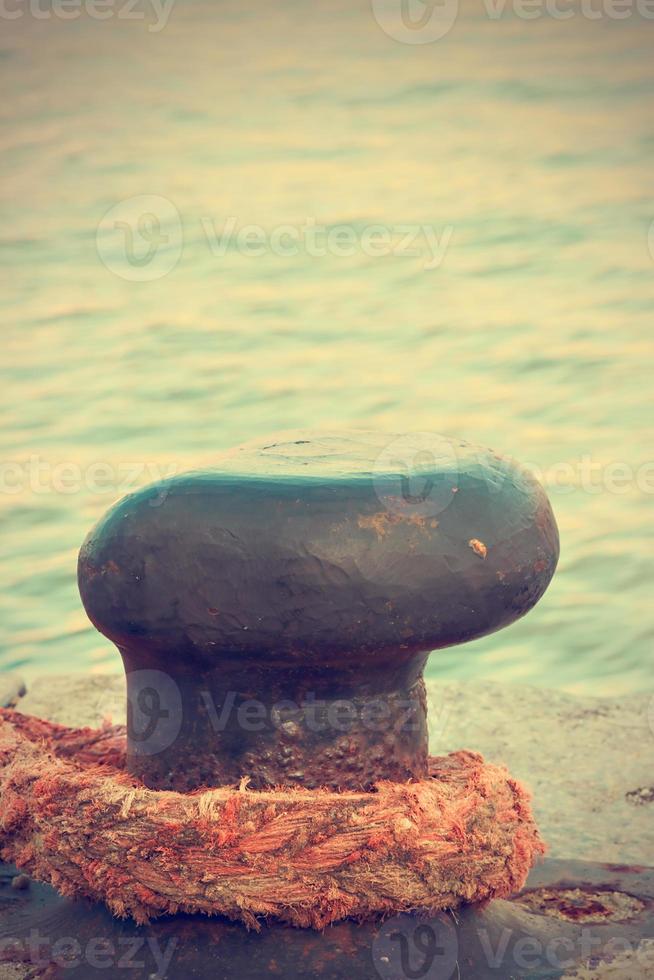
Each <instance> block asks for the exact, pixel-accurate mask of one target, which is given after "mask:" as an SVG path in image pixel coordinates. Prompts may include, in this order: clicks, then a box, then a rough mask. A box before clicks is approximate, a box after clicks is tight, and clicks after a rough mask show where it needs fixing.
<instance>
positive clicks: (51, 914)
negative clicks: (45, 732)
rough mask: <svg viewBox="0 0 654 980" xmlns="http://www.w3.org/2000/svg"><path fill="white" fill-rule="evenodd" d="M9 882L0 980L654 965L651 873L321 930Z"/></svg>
mask: <svg viewBox="0 0 654 980" xmlns="http://www.w3.org/2000/svg"><path fill="white" fill-rule="evenodd" d="M15 875H16V869H15V868H13V867H12V866H10V865H0V978H3V980H4V978H5V977H7V978H8V977H12V978H14V977H15V978H21V980H27V978H30V980H31V978H37V977H44V978H49V980H63V978H64V977H71V978H75V980H77V978H79V980H93V978H96V977H97V978H101V977H103V978H106V977H107V976H111V977H120V976H123V975H124V976H126V977H130V978H131V980H146V978H147V980H233V978H234V977H239V980H262V978H267V977H270V978H278V980H282V978H283V980H313V978H321V980H408V978H409V977H420V978H421V980H424V978H426V980H450V978H452V980H454V978H456V980H491V978H495V980H498V978H502V980H505V978H509V977H512V978H516V977H519V978H521V980H522V978H524V980H546V978H547V980H553V978H563V977H575V976H583V977H588V978H593V980H594V978H595V977H598V978H599V977H602V976H604V975H606V976H607V977H608V976H611V977H629V978H630V980H640V978H642V980H645V978H646V977H648V976H651V975H652V971H653V969H654V961H653V960H652V952H651V943H652V939H653V938H654V869H651V868H642V867H637V866H633V867H627V866H625V867H620V866H616V865H603V864H592V863H589V862H574V861H573V862H565V861H553V860H546V861H544V862H543V864H542V865H541V866H540V867H538V868H536V869H534V871H533V872H532V874H531V876H530V879H529V881H528V883H527V887H526V888H525V889H524V890H523V891H522V892H520V893H519V894H518V895H517V896H515V897H514V898H513V899H511V900H497V901H494V902H491V903H489V904H487V905H485V906H467V907H465V908H463V909H461V910H459V911H457V913H456V915H452V914H448V913H440V914H439V915H437V916H433V917H431V918H427V917H421V916H418V915H406V914H404V915H400V916H394V917H392V918H388V919H386V920H385V921H383V922H380V921H377V922H369V923H364V924H362V925H358V924H356V923H354V922H351V921H346V922H342V923H339V924H337V925H334V926H331V927H329V928H328V929H326V930H325V931H324V932H323V933H317V932H314V931H312V930H302V929H294V928H291V927H287V926H282V925H269V926H264V927H263V928H262V930H261V931H260V932H259V933H256V932H251V931H248V930H247V929H245V928H244V927H243V926H241V925H238V924H235V923H229V922H226V921H225V920H223V919H218V918H216V919H206V918H203V917H194V916H186V915H177V916H171V917H168V918H165V919H161V920H158V921H157V922H153V923H150V924H148V925H147V926H137V925H135V924H134V923H133V922H122V921H118V920H116V919H114V918H112V916H111V915H110V913H109V912H108V911H107V910H106V909H105V908H104V907H103V906H101V905H94V904H92V903H90V902H87V901H83V900H80V901H71V900H68V899H64V898H61V897H60V896H59V895H57V893H56V892H55V891H54V890H53V889H52V888H50V887H49V886H47V885H41V884H38V883H36V882H31V883H30V884H29V886H28V887H27V888H21V889H17V888H15V887H12V880H13V879H14V877H15ZM557 896H558V899H559V900H558V901H557ZM648 956H649V959H648ZM623 961H624V962H628V963H629V964H630V965H629V966H628V967H627V970H628V972H615V971H616V964H619V963H620V962H623ZM611 962H613V967H611V968H610V969H612V970H613V972H610V973H609V972H607V973H604V972H603V970H604V967H603V966H602V964H603V963H604V964H609V963H611ZM588 964H590V965H588ZM580 968H581V969H582V972H579V969H580ZM606 969H607V970H608V969H609V967H608V966H607V967H606ZM617 969H618V970H619V966H618V967H617ZM3 970H4V971H5V972H4V973H3Z"/></svg>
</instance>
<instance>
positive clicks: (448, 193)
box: [0, 0, 654, 693]
mask: <svg viewBox="0 0 654 980" xmlns="http://www.w3.org/2000/svg"><path fill="white" fill-rule="evenodd" d="M1 27H2V31H1V34H0V69H1V70H2V73H3V96H4V97H3V99H2V105H1V106H0V115H1V117H2V129H3V134H4V135H3V137H2V139H3V147H4V149H3V179H2V182H1V183H0V196H1V198H2V204H3V214H4V221H3V222H2V225H1V226H0V254H1V257H2V264H3V289H2V299H1V302H2V310H1V313H2V353H1V355H0V357H1V363H2V373H3V384H2V390H1V392H0V397H1V399H2V404H3V418H4V423H5V424H4V426H3V431H2V436H1V437H0V438H1V442H0V452H1V454H2V459H3V460H4V462H5V468H4V470H3V492H2V493H0V521H1V524H2V532H1V533H2V551H1V554H0V666H2V667H3V668H5V669H7V668H18V669H20V670H22V671H23V672H24V673H26V674H28V675H30V674H34V673H36V672H37V671H41V672H42V671H61V670H64V669H69V668H71V669H72V668H75V669H89V668H90V669H92V670H94V671H105V670H119V669H120V665H119V660H118V657H117V654H116V653H115V651H114V650H113V648H112V646H111V644H110V643H109V642H108V641H106V640H105V639H104V638H103V637H101V636H100V635H99V634H97V633H96V632H95V631H94V630H93V629H92V628H91V627H90V625H89V623H88V620H87V619H86V617H85V615H84V612H83V610H82V608H81V605H80V602H79V598H78V595H77V589H76V584H75V561H76V552H77V549H78V547H79V544H80V542H81V540H82V538H83V536H84V535H85V533H86V531H87V530H88V528H89V527H90V525H91V524H92V523H93V521H94V520H95V519H96V518H97V517H98V516H99V515H100V513H101V512H102V511H103V510H104V509H105V508H106V507H107V506H108V505H109V503H110V502H111V501H112V500H114V499H116V498H117V497H118V496H120V495H121V493H123V492H124V491H125V490H127V489H131V488H132V487H133V486H134V485H137V484H138V483H143V482H148V481H149V480H150V479H152V478H156V477H158V476H160V475H163V474H165V473H167V472H174V471H176V470H180V469H184V468H186V467H189V466H192V465H195V464H196V463H197V462H203V461H210V460H211V457H212V454H213V453H215V452H216V451H218V450H220V449H224V448H227V447H229V446H231V445H234V444H236V443H239V442H241V441H244V440H246V439H250V438H253V437H256V436H259V435H263V434H265V433H267V432H269V431H275V430H278V429H284V428H293V427H297V426H327V425H328V426H331V427H336V426H338V427H341V426H342V427H347V426H357V427H367V428H383V429H389V430H391V431H397V430H403V429H416V430H422V431H440V432H444V433H447V434H451V435H457V436H462V437H464V438H466V439H469V440H471V441H473V442H480V443H483V444H485V445H490V446H493V447H494V448H496V449H498V450H500V451H503V452H507V453H510V454H512V455H515V456H516V457H518V458H520V459H522V460H524V461H526V462H528V463H531V464H533V465H535V466H538V467H539V468H540V469H541V470H542V471H543V472H544V474H545V478H546V479H547V481H548V483H549V485H550V490H551V494H552V499H553V503H554V507H555V510H556V514H557V518H558V521H559V525H560V530H561V537H562V557H561V563H560V568H559V572H558V574H557V576H556V578H555V580H554V583H553V584H552V586H551V588H550V590H549V592H548V593H547V595H546V596H545V598H544V600H543V601H542V603H541V604H540V605H539V606H538V607H537V608H536V610H535V611H534V612H533V613H531V614H530V615H529V616H528V617H527V618H526V619H525V620H523V621H522V622H520V623H518V624H516V625H514V626H513V627H511V628H509V629H508V630H506V631H504V632H502V633H500V634H497V635H495V636H492V637H488V638H485V639H483V640H480V641H477V642H475V643H473V644H470V645H469V647H467V648H459V649H456V650H453V651H449V652H443V653H439V654H436V655H435V656H434V657H433V658H432V660H431V664H430V670H431V672H432V676H436V675H438V674H440V675H442V676H448V677H458V678H465V677H470V676H479V675H482V676H487V677H489V678H493V679H505V680H512V681H513V680H518V681H521V682H530V683H536V684H541V685H550V686H561V687H566V688H568V689H570V690H577V691H587V692H596V693H614V692H619V691H635V690H639V689H642V688H643V687H650V686H651V665H652V647H653V641H654V603H652V598H651V596H652V577H653V572H654V540H653V535H652V502H653V500H654V497H653V491H654V467H653V466H652V464H651V462H650V461H651V460H652V459H653V458H654V457H653V454H652V438H651V437H652V434H653V426H652V366H653V365H652V360H653V359H652V343H653V342H652V327H653V323H652V300H653V299H654V261H653V258H652V255H651V254H650V250H649V248H648V229H649V226H650V222H651V220H652V218H654V195H653V193H652V191H653V177H652V153H653V150H654V111H653V105H654V58H652V41H653V39H654V22H652V21H650V22H647V21H644V20H642V19H641V18H640V17H639V16H638V15H636V14H633V15H632V16H631V17H630V18H627V19H624V20H612V19H609V18H606V17H603V18H602V17H601V18H599V19H598V20H589V19H587V18H584V17H582V16H581V15H579V14H576V15H575V16H574V17H573V18H571V19H569V20H563V21H557V20H554V19H553V18H552V17H550V16H543V17H541V18H540V19H537V20H529V21H526V20H522V19H520V18H519V17H516V16H512V15H511V14H510V11H509V10H508V8H507V11H506V13H505V14H504V15H503V16H502V17H501V18H500V19H498V20H492V19H490V18H489V17H488V15H487V14H486V12H485V9H484V7H483V4H482V2H481V0H479V2H477V0H474V2H473V0H465V2H464V3H463V5H462V7H461V9H460V10H459V16H458V18H457V20H456V23H455V24H454V25H453V27H452V29H451V30H450V31H449V33H447V35H446V36H445V37H443V38H442V39H441V40H439V41H437V42H435V43H432V44H423V45H417V44H405V43H400V42H398V41H397V40H394V39H393V38H391V37H389V36H388V35H387V34H385V33H384V32H383V31H382V30H381V29H380V27H379V24H378V23H377V22H376V20H375V18H374V16H373V14H372V11H371V7H370V5H369V4H368V3H365V2H362V0H347V2H345V0H332V2H330V3H327V2H320V3H316V4H307V3H304V2H300V0H298V2H291V0H284V2H282V3H278V4H254V5H252V4H242V3H236V2H233V3H231V2H230V3H223V2H213V3H196V2H182V0H179V2H178V3H177V4H175V5H174V7H173V9H172V11H171V14H170V19H169V22H168V24H167V25H166V26H165V28H164V29H163V30H161V31H159V32H156V33H155V32H149V31H148V29H147V23H146V22H143V21H132V20H125V19H119V18H117V17H113V18H111V19H108V20H105V21H95V20H91V19H89V18H87V17H82V18H79V19H77V20H71V21H62V20H52V19H50V20H37V19H35V18H34V17H30V16H24V17H22V18H21V19H16V20H12V21H5V22H3V23H2V25H1ZM141 195H155V196H156V197H157V198H163V199H165V201H167V202H170V210H169V211H166V212H165V213H161V214H160V218H161V221H160V227H159V237H157V239H156V240H157V242H158V245H157V248H160V249H161V251H160V252H159V253H158V255H157V259H156V261H157V262H158V263H161V268H160V270H159V271H165V268H164V266H165V265H166V264H167V263H168V259H167V256H168V255H169V254H170V255H172V258H173V259H174V258H175V256H177V258H178V261H177V263H176V264H175V265H174V267H173V268H172V269H171V270H170V271H168V272H167V274H164V275H161V276H160V277H159V278H153V279H150V280H148V279H147V275H148V267H147V262H146V260H147V254H145V252H144V251H143V249H142V250H141V252H139V253H138V256H139V257H140V258H139V257H137V261H136V262H135V263H132V264H129V263H126V262H125V254H124V253H123V256H122V259H121V254H120V250H119V249H117V247H116V239H115V238H111V237H110V238H109V239H107V240H106V241H105V240H104V239H102V233H103V228H105V229H106V222H105V224H104V225H101V239H98V241H100V252H101V255H102V258H101V257H99V254H98V247H97V243H96V234H97V229H98V225H99V224H100V223H101V222H102V219H103V216H104V215H105V214H106V213H107V212H108V211H109V209H111V208H113V207H114V206H116V205H117V204H119V202H121V201H124V200H126V199H130V198H133V197H138V196H141ZM152 207H154V210H155V212H156V206H154V205H148V208H146V211H147V212H148V213H150V212H151V211H152ZM177 215H178V216H179V219H177V217H176V216H177ZM146 217H147V215H146ZM155 217H156V214H155ZM230 219H232V220H233V222H234V223H235V226H236V228H237V229H238V228H241V227H242V226H245V225H248V224H254V225H257V226H261V227H262V228H263V229H264V231H265V232H266V234H270V233H271V232H272V231H274V230H275V229H279V226H280V225H285V226H291V228H292V229H304V228H306V227H307V222H309V224H311V223H313V224H314V225H316V226H319V227H321V228H324V229H326V230H327V231H328V230H329V229H333V228H334V227H336V226H340V225H345V226H347V227H348V228H350V229H353V232H354V235H355V236H356V237H357V241H358V242H361V241H362V236H363V235H364V233H365V231H366V229H368V228H369V226H371V225H383V226H385V227H389V228H392V229H395V230H397V229H398V228H400V227H401V226H403V225H418V226H428V227H430V228H431V229H433V230H434V232H435V234H436V235H437V237H438V239H439V240H440V241H441V243H442V244H443V243H446V242H447V244H446V247H445V249H444V258H443V261H442V263H441V264H440V265H438V266H437V267H435V268H425V265H426V264H429V263H428V261H427V260H428V259H429V255H428V254H427V253H426V245H425V242H424V241H423V240H421V242H420V243H419V249H418V251H419V254H416V255H406V254H384V255H371V254H366V251H365V250H364V249H363V248H362V247H358V246H357V247H355V249H354V251H353V254H349V255H341V254H335V253H336V252H337V250H332V254H318V255H316V254H310V250H309V249H308V248H307V247H306V245H302V246H301V247H299V248H298V249H296V252H297V254H294V255H284V254H277V252H278V251H279V249H277V250H275V249H273V248H272V247H270V244H269V243H268V245H265V244H264V247H263V248H262V249H260V251H261V252H262V254H259V255H254V254H249V253H247V252H245V251H244V250H243V248H239V247H238V245H236V244H235V243H234V241H231V242H228V243H227V244H226V246H225V247H220V242H218V245H217V243H216V235H215V234H212V230H213V232H216V233H217V235H218V236H220V235H221V233H222V230H223V228H224V226H225V223H226V222H228V221H229V220H230ZM177 220H179V225H177V224H176V222H177ZM148 228H150V229H151V226H145V228H144V231H143V240H144V241H146V246H144V247H147V239H148V235H150V231H148ZM161 236H164V237H165V238H167V241H166V242H163V243H162V241H161ZM443 236H444V237H443ZM448 236H449V237H448ZM150 237H151V236H150ZM153 240H154V239H153ZM287 240H288V239H287ZM268 241H269V240H268ZM132 244H133V246H134V248H136V247H137V245H138V240H136V244H134V242H133V243H132ZM171 250H172V252H171ZM180 250H181V251H180ZM314 251H315V249H314ZM368 251H369V250H368ZM177 253H179V254H177ZM139 261H141V262H142V264H141V265H140V266H139V264H138V263H139ZM121 262H122V264H121ZM126 270H127V273H128V274H129V273H130V270H131V273H133V274H134V275H136V277H137V278H138V277H139V276H141V278H143V276H145V281H128V280H127V279H126V278H124V275H125V272H126ZM134 270H136V272H134ZM139 270H144V271H143V272H140V271H139ZM134 275H132V278H133V277H134ZM93 464H102V466H103V467H104V468H103V469H102V468H100V469H98V467H97V466H95V467H94V466H93ZM620 464H623V465H622V466H620ZM648 464H649V466H648ZM557 479H558V480H559V482H560V483H561V486H560V487H558V488H557V487H556V486H555V485H553V484H554V483H555V482H556V480H557Z"/></svg>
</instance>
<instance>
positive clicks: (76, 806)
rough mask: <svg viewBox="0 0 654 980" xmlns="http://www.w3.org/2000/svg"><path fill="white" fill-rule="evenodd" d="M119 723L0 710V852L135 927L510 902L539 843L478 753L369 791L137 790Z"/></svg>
mask: <svg viewBox="0 0 654 980" xmlns="http://www.w3.org/2000/svg"><path fill="white" fill-rule="evenodd" d="M124 757H125V731H124V728H121V727H113V728H106V729H102V730H93V729H69V728H65V727H64V726H61V725H55V724H52V723H50V722H46V721H42V720H40V719H37V718H32V717H30V716H27V715H21V714H19V713H18V712H15V711H11V710H2V709H0V854H1V855H2V857H3V858H4V859H5V860H7V861H13V862H14V863H15V864H16V865H17V866H18V867H19V868H21V869H23V870H25V871H27V872H29V873H30V874H31V875H33V876H34V877H35V878H37V879H38V880H40V881H47V882H49V883H50V884H51V885H53V886H54V887H55V888H56V889H57V890H58V891H59V892H60V893H61V894H63V895H67V896H71V897H74V896H85V897H87V898H90V899H93V900H96V901H103V902H105V903H106V904H107V905H108V906H109V908H110V909H111V910H112V912H113V913H114V914H115V915H117V916H120V917H127V916H131V917H132V918H134V919H135V920H136V922H138V923H145V922H147V921H148V920H149V919H151V918H153V917H156V916H159V915H162V914H165V913H176V912H192V913H193V912H201V913H205V914H208V915H215V914H220V915H225V916H227V917H229V918H230V919H233V920H237V921H241V922H243V923H245V924H246V925H248V926H250V927H253V928H258V926H259V922H258V919H259V918H261V917H264V918H270V919H275V920H278V921H282V922H286V923H289V924H291V925H295V926H303V927H307V926H309V927H313V928H316V929H320V928H323V927H324V926H326V925H328V924H329V923H331V922H335V921H337V920H339V919H343V918H346V917H354V918H356V919H359V920H362V919H366V918H370V917H372V916H376V915H380V914H387V913H396V912H404V911H416V910H419V911H424V912H426V913H434V912H437V911H439V910H441V909H444V908H453V907H456V906H458V905H460V904H461V903H463V902H478V901H484V900H487V899H490V898H495V897H506V896H508V895H510V894H512V893H513V892H515V891H518V890H519V889H520V888H522V886H523V885H524V883H525V881H526V878H527V875H528V873H529V870H530V868H531V867H532V865H533V864H534V862H535V860H536V859H537V858H538V857H539V855H541V854H543V853H544V850H545V848H544V846H543V843H542V841H541V839H540V836H539V834H538V829H537V827H536V825H535V823H534V820H533V817H532V814H531V810H530V807H529V796H528V794H527V792H526V791H525V789H524V788H523V787H522V786H521V785H520V783H518V782H516V780H514V779H512V778H511V777H510V776H509V774H508V773H507V771H506V770H505V769H504V768H503V767H501V766H496V765H491V764H490V763H486V762H484V760H483V758H482V757H481V756H480V755H478V754H477V753H474V752H466V751H460V752H453V753H452V754H450V755H447V756H443V757H437V758H432V759H431V760H430V774H429V777H428V778H426V779H424V780H420V781H417V782H411V783H392V782H380V783H378V784H377V786H376V787H375V790H374V792H370V793H352V792H343V793H334V792H331V791H329V790H325V789H320V790H305V789H287V788H284V789H280V790H279V791H272V792H260V791H256V792H255V791H251V790H248V789H247V785H246V782H247V781H246V780H244V781H242V783H241V785H240V786H239V787H238V788H236V787H234V788H231V787H229V788H226V787H223V788H221V789H213V790H204V791H197V792H195V793H174V792H168V791H162V792H157V791H154V790H149V789H146V788H144V787H143V786H142V785H141V784H140V783H139V782H138V781H137V780H135V779H134V777H132V776H130V775H129V774H128V773H126V772H125V771H124V769H123V768H122V767H123V766H124Z"/></svg>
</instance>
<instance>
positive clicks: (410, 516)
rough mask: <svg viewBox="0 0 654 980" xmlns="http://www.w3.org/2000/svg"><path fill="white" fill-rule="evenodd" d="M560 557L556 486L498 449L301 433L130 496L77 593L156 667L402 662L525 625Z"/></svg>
mask: <svg viewBox="0 0 654 980" xmlns="http://www.w3.org/2000/svg"><path fill="white" fill-rule="evenodd" d="M558 553H559V542H558V532H557V528H556V522H555V520H554V516H553V514H552V510H551V508H550V505H549V502H548V500H547V497H546V495H545V492H544V491H543V489H542V487H541V486H540V484H538V482H537V481H536V480H535V479H534V478H533V477H532V476H531V475H530V474H529V473H528V472H527V471H526V470H525V469H524V468H522V467H520V466H519V465H518V464H517V463H515V462H514V461H512V460H510V459H507V458H505V457H501V456H498V455H497V454H496V453H494V452H492V451H491V450H488V449H483V448H481V447H478V446H473V445H470V444H469V443H466V442H462V441H461V440H455V439H450V438H447V437H444V436H438V435H434V434H430V433H413V434H407V435H402V434H384V433H380V432H366V431H349V432H340V433H339V432H303V431H300V432H293V433H285V434H281V435H280V436H276V437H275V436H272V437H268V438H266V439H264V440H260V441H258V442H256V443H249V444H246V445H244V446H240V447H238V448H236V449H234V450H231V451H230V452H228V453H225V454H224V455H223V456H221V457H219V458H218V459H217V460H216V465H215V466H213V467H211V468H209V469H203V470H198V471H195V472H189V473H185V474H182V475H179V476H175V477H172V478H170V479H166V480H163V481H161V482H160V483H157V484H153V485H151V486H149V487H145V488H143V489H142V490H139V491H138V492H136V493H133V494H131V495H129V496H127V497H125V498H124V499H123V500H121V501H120V502H119V503H118V504H116V505H115V506H114V507H112V508H111V509H110V510H109V511H108V512H107V514H106V515H105V516H104V517H103V518H102V519H101V520H100V522H99V523H98V524H97V525H96V527H95V528H93V530H92V531H91V532H90V534H89V535H88V537H87V539H86V541H85V542H84V544H83V545H82V548H81V551H80V557H79V587H80V593H81V596H82V601H83V603H84V606H85V608H86V611H87V613H88V615H89V617H90V619H91V620H92V622H93V623H94V624H95V625H96V626H97V628H98V629H99V630H100V631H101V632H102V633H104V634H105V635H106V636H108V637H109V638H110V639H112V640H113V641H114V642H115V643H116V645H117V646H118V647H119V648H120V649H121V650H122V651H123V652H125V651H131V652H134V651H137V652H139V651H140V652H141V653H142V654H143V655H144V656H150V658H151V659H152V658H154V660H156V659H157V657H161V658H175V660H176V661H188V663H189V664H193V663H199V664H201V665H202V667H203V668H206V666H207V665H210V664H211V662H212V661H216V663H218V662H219V661H220V660H222V659H229V658H232V659H234V660H238V661H243V660H252V661H253V662H256V663H258V664H260V665H264V664H269V665H271V666H273V665H275V664H282V663H283V664H284V665H286V666H288V665H289V663H292V662H294V661H295V662H297V663H298V666H299V665H301V664H302V665H306V664H309V663H315V664H316V665H322V664H330V663H333V664H343V663H344V664H346V663H347V661H348V658H350V657H352V656H357V657H358V658H359V659H361V658H367V659H369V660H370V661H371V662H372V661H374V660H375V659H378V658H380V657H382V656H384V655H386V656H385V659H386V661H387V662H388V659H389V658H391V659H397V658H401V657H402V656H404V655H406V656H407V657H408V656H410V655H413V654H415V653H417V652H420V651H428V650H434V649H437V648H439V647H444V646H449V645H451V644H455V643H462V642H465V641H467V640H470V639H473V638H475V637H478V636H482V635H484V634H486V633H490V632H493V631H494V630H497V629H500V628H501V627H503V626H506V625H508V624H509V623H511V622H513V621H514V620H516V619H518V618H519V617H520V616H522V615H524V614H525V613H526V612H528V611H529V609H531V608H532V606H533V605H535V603H536V602H537V601H538V599H539V598H540V597H541V596H542V594H543V593H544V591H545V589H546V588H547V586H548V584H549V582H550V579H551V577H552V575H553V574H554V570H555V567H556V563H557V559H558ZM165 662H166V661H165V659H164V663H165Z"/></svg>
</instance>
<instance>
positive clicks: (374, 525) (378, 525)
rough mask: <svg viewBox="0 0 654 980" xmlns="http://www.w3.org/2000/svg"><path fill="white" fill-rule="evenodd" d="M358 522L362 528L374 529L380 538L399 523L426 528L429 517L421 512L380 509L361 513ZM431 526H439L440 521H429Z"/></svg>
mask: <svg viewBox="0 0 654 980" xmlns="http://www.w3.org/2000/svg"><path fill="white" fill-rule="evenodd" d="M357 524H358V525H359V527H360V528H362V529H369V530H371V531H374V532H375V534H376V535H377V537H378V538H383V537H385V536H386V534H387V533H388V530H389V528H391V527H394V526H395V525H397V524H412V525H413V526H414V527H419V528H424V529H426V528H427V518H426V517H423V516H422V515H421V514H392V513H391V512H390V511H387V510H380V511H379V512H378V513H377V514H370V515H363V514H360V515H359V517H358V518H357ZM429 527H438V521H434V520H432V521H429Z"/></svg>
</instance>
